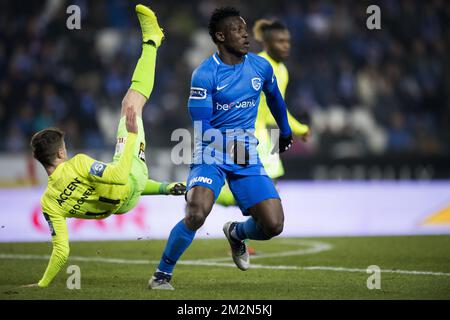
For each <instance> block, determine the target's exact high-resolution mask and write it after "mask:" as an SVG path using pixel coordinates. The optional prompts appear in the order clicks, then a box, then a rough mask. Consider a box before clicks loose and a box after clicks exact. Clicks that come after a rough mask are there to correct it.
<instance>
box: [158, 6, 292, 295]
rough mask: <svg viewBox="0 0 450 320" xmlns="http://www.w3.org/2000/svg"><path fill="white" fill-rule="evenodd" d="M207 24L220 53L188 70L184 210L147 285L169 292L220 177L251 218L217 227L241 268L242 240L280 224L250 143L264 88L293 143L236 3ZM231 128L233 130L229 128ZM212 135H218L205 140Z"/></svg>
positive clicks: (284, 145) (284, 136)
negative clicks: (189, 133)
mask: <svg viewBox="0 0 450 320" xmlns="http://www.w3.org/2000/svg"><path fill="white" fill-rule="evenodd" d="M208 28H209V33H210V35H211V37H212V39H213V41H214V42H215V44H216V45H217V47H218V52H217V53H215V54H214V55H212V56H211V57H210V58H209V59H207V60H205V61H204V62H203V63H202V64H201V65H200V66H199V67H198V68H197V69H196V70H195V71H194V72H193V74H192V83H191V92H190V97H189V102H188V108H189V113H190V115H191V118H192V120H193V121H194V130H195V134H196V141H195V145H196V149H195V151H194V156H193V164H192V165H191V170H190V173H189V177H188V179H187V190H188V191H187V194H186V200H187V210H186V216H185V218H184V219H182V220H181V221H180V222H179V223H178V224H177V225H176V226H175V227H174V228H173V229H172V231H171V233H170V236H169V239H168V241H167V244H166V247H165V250H164V253H163V255H162V258H161V261H160V264H159V265H158V268H157V270H156V272H155V273H154V275H153V276H152V278H151V279H150V282H149V287H150V288H153V289H166V290H173V287H172V286H171V284H170V283H169V281H170V280H171V278H172V272H173V269H174V267H175V264H176V262H177V261H178V259H179V258H180V257H181V255H182V254H183V252H184V251H185V250H186V249H187V248H188V247H189V245H190V244H191V242H192V240H193V238H194V236H195V233H196V230H198V229H199V228H200V227H201V226H202V225H203V223H204V221H205V219H206V217H207V216H208V214H209V213H210V212H211V209H212V206H213V204H214V202H215V200H216V199H217V197H218V195H219V193H220V190H221V188H222V186H223V184H224V181H225V179H227V181H228V184H229V186H230V189H231V191H232V192H233V195H234V197H235V199H236V201H237V203H238V205H239V207H240V209H241V210H242V212H243V214H244V215H249V216H251V217H250V218H249V219H247V220H246V221H245V222H239V223H237V222H228V223H226V224H225V225H224V228H223V231H224V233H225V235H226V237H227V238H228V241H229V243H230V246H231V250H232V255H233V260H234V262H235V263H236V265H237V266H238V267H239V269H241V270H247V269H248V267H249V255H248V250H247V247H246V245H245V243H244V240H245V239H253V240H268V239H270V238H272V237H274V236H277V235H279V234H280V233H281V232H282V230H283V223H284V214H283V208H282V206H281V200H280V197H279V195H278V192H277V191H276V189H275V187H274V184H273V182H272V180H271V179H270V178H269V177H268V176H267V174H266V172H265V170H264V168H263V166H262V164H261V161H260V160H259V158H258V155H257V152H256V149H255V144H254V143H252V141H254V140H255V138H254V136H253V135H252V131H253V130H254V126H255V120H256V115H257V107H258V105H259V97H260V94H261V91H263V92H264V93H265V95H266V98H267V104H268V106H269V108H270V111H271V113H272V114H273V116H274V118H275V120H276V121H277V124H278V126H279V128H280V138H279V144H278V147H279V151H280V152H284V151H286V150H287V149H289V148H290V146H291V145H292V132H291V128H290V127H289V123H288V120H287V113H286V105H285V103H284V101H283V98H282V96H281V93H280V91H279V89H278V86H277V83H276V78H275V76H274V73H273V70H272V67H271V65H270V64H269V62H268V61H267V60H266V59H264V58H262V57H259V56H257V55H255V54H252V53H248V50H249V41H248V33H247V25H246V23H245V21H244V19H243V18H242V17H241V16H240V14H239V12H238V11H237V10H236V9H234V8H230V7H227V8H220V9H216V10H215V11H214V12H213V14H212V16H211V19H210V22H209V26H208ZM230 130H231V131H233V134H231V135H230V134H227V133H228V131H230ZM244 130H245V131H244ZM217 134H219V136H218V135H217ZM210 135H211V136H215V137H216V138H215V139H214V138H213V139H209V138H208V136H210ZM217 137H218V138H217ZM212 140H215V141H216V142H222V143H221V144H220V143H219V144H218V145H219V146H214V147H212V149H213V152H211V141H212ZM239 150H243V152H238V151H239Z"/></svg>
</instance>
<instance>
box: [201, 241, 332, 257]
mask: <svg viewBox="0 0 450 320" xmlns="http://www.w3.org/2000/svg"><path fill="white" fill-rule="evenodd" d="M281 243H282V244H286V245H295V246H307V247H309V248H305V249H299V250H292V251H281V252H274V253H261V254H258V255H254V256H251V259H252V260H254V259H263V258H278V257H287V256H297V255H305V254H313V253H319V252H322V251H327V250H331V249H332V248H333V246H332V245H331V244H329V243H325V242H320V241H310V240H289V239H283V240H282V241H281ZM229 260H230V258H229V257H225V258H211V259H201V261H205V262H209V261H211V262H220V261H229Z"/></svg>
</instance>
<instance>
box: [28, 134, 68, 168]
mask: <svg viewBox="0 0 450 320" xmlns="http://www.w3.org/2000/svg"><path fill="white" fill-rule="evenodd" d="M30 145H31V149H32V150H33V157H34V158H35V159H36V160H38V161H39V162H40V163H41V164H42V165H43V166H44V167H45V168H48V167H51V166H53V165H54V164H55V161H56V160H57V159H61V160H66V159H67V152H66V145H65V143H64V132H62V131H61V130H59V129H58V128H48V129H44V130H41V131H39V132H37V133H35V134H34V136H33V137H32V138H31V143H30Z"/></svg>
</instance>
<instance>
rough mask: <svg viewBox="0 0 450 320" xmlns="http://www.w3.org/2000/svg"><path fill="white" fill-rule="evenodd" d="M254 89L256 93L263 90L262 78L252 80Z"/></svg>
mask: <svg viewBox="0 0 450 320" xmlns="http://www.w3.org/2000/svg"><path fill="white" fill-rule="evenodd" d="M252 87H253V89H255V90H256V91H258V90H259V89H261V78H253V79H252Z"/></svg>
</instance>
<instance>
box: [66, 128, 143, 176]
mask: <svg viewBox="0 0 450 320" xmlns="http://www.w3.org/2000/svg"><path fill="white" fill-rule="evenodd" d="M136 137H137V135H136V134H135V133H130V132H129V133H128V136H127V139H126V142H125V148H124V151H123V153H122V155H121V157H120V159H119V161H118V162H116V163H104V162H100V161H97V160H95V159H92V158H91V157H89V156H87V155H85V154H78V155H77V156H75V157H74V159H73V161H74V166H75V167H76V169H77V171H78V172H79V173H80V174H81V175H82V176H83V177H85V178H87V179H89V180H92V181H96V182H102V183H107V184H120V185H124V184H126V183H127V182H128V176H129V174H130V172H131V164H132V160H133V152H134V150H135V145H136Z"/></svg>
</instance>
